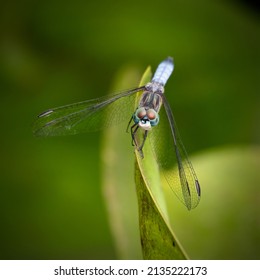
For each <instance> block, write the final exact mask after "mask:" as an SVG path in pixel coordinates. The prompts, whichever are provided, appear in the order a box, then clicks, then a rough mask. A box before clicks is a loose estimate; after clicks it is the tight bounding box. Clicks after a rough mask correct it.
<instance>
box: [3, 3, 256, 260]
mask: <svg viewBox="0 0 260 280" xmlns="http://www.w3.org/2000/svg"><path fill="white" fill-rule="evenodd" d="M258 11H259V10H258V9H257V8H256V7H252V6H250V5H248V4H245V3H244V2H243V1H231V0H230V1H221V0H214V1H206V0H198V1H192V0H187V1H175V0H162V1H159V2H158V1H147V0H145V1H140V0H139V1H136V0H131V1H114V0H103V1H79V0H74V1H49V0H45V1H32V0H23V1H18V0H13V1H2V2H1V15H0V22H1V25H0V28H1V29H0V30H1V44H0V57H1V58H0V61H1V64H0V65H1V67H0V89H1V95H0V98H1V111H0V117H1V123H2V126H1V127H2V128H1V131H2V133H1V137H0V149H1V176H0V218H1V219H0V221H1V233H0V240H1V241H0V248H1V249H0V258H1V259H116V258H120V257H122V255H121V256H120V254H118V253H117V250H116V246H115V243H117V242H115V241H114V239H113V236H114V234H113V230H112V229H111V227H110V223H109V217H108V216H109V215H108V210H107V206H106V202H105V199H104V197H105V196H104V194H103V191H102V181H103V180H104V179H102V174H103V171H102V170H103V169H102V168H103V166H102V160H101V158H102V145H103V142H102V135H103V134H102V132H97V133H91V134H83V135H76V136H70V137H57V138H48V139H37V138H34V137H33V135H32V132H31V124H32V122H33V120H34V118H35V116H36V115H37V114H38V113H40V112H41V111H43V110H45V109H48V108H50V107H56V106H60V105H65V104H68V103H73V102H76V101H82V100H85V99H89V98H94V97H99V96H102V95H105V94H107V93H109V92H111V90H112V89H113V90H114V89H115V84H117V85H118V80H119V77H122V76H124V77H126V79H127V77H128V75H130V76H131V78H129V83H128V87H131V86H135V85H137V84H138V81H139V78H140V77H141V74H142V72H143V71H144V70H145V68H146V67H147V65H151V66H152V67H153V69H155V67H156V66H157V64H158V63H159V62H160V61H161V60H163V59H164V58H165V57H167V56H169V55H170V56H173V57H174V59H175V72H174V74H173V76H172V78H171V79H170V81H169V83H168V84H167V86H166V94H167V97H168V99H169V101H170V103H171V104H172V108H173V112H174V115H175V118H176V120H177V123H178V127H179V130H180V132H181V135H182V138H183V141H184V143H185V146H186V148H187V150H188V152H189V155H190V157H191V159H192V162H193V165H194V167H195V169H196V171H197V175H198V177H199V179H200V182H201V186H202V201H201V203H200V205H199V206H198V207H197V208H196V209H195V210H193V211H191V212H188V211H187V210H186V209H185V208H184V207H183V205H181V203H180V202H179V201H178V200H177V199H176V198H175V197H174V196H172V195H171V194H169V196H168V197H169V199H168V202H169V211H170V216H171V220H172V224H173V228H174V230H175V231H176V234H177V237H178V238H179V240H180V241H181V243H182V245H183V247H184V248H185V249H186V251H187V253H188V254H189V255H190V257H191V258H196V259H259V258H260V218H259V216H260V215H259V214H260V211H259V210H260V191H259V188H260V172H259V171H260V145H259V144H260V129H259V121H260V113H259V112H260V110H259V108H260V97H259V93H260V92H259V89H260V87H259V78H260V77H259V65H260V60H259V57H260V55H259V47H260V44H259V41H260V40H259V31H260V29H259V13H258ZM133 69H134V70H133ZM133 73H134V74H133ZM130 76H129V77H130ZM130 80H131V82H130ZM120 89H122V88H117V90H120ZM122 133H124V130H123V131H122ZM129 137H130V136H129V135H127V136H126V139H127V140H126V143H124V144H125V145H126V147H127V148H128V149H129V150H130V151H131V152H130V154H132V157H133V152H132V150H131V149H132V147H131V145H130V139H129ZM108 160H109V159H108ZM124 160H125V161H129V162H132V160H133V159H132V158H131V159H129V158H128V157H126V158H125V159H124ZM132 177H133V175H132V174H126V179H127V180H133V179H131V178H132ZM122 190H124V186H122ZM125 191H126V190H125ZM131 191H132V194H131V196H132V199H133V200H134V199H135V193H134V185H133V189H132V190H131ZM123 192H124V191H123ZM126 193H127V191H126ZM127 201H128V197H127V199H126V203H125V204H124V206H125V208H126V209H127V211H128V213H129V223H133V227H136V225H137V206H136V202H134V203H130V200H129V203H127ZM132 220H133V221H132ZM134 231H135V234H136V233H138V228H137V227H136V228H135V229H134ZM135 236H137V234H136V235H135ZM134 242H135V243H137V244H139V241H138V240H136V241H134ZM139 250H140V248H138V245H136V252H133V253H132V255H129V256H128V258H139V257H140V252H139ZM125 258H127V256H125Z"/></svg>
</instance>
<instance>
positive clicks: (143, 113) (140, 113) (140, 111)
mask: <svg viewBox="0 0 260 280" xmlns="http://www.w3.org/2000/svg"><path fill="white" fill-rule="evenodd" d="M136 115H137V117H138V118H139V119H142V118H144V117H145V116H146V110H145V108H144V107H141V108H139V109H137V110H136Z"/></svg>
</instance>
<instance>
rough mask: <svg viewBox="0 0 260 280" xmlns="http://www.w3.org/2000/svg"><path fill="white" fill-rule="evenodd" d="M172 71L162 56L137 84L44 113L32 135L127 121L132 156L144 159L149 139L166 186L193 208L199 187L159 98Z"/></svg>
mask: <svg viewBox="0 0 260 280" xmlns="http://www.w3.org/2000/svg"><path fill="white" fill-rule="evenodd" d="M173 70H174V62H173V59H172V58H171V57H167V58H166V59H165V60H163V61H162V62H161V63H160V64H159V65H158V67H157V69H156V71H155V73H154V75H153V78H152V80H151V81H150V82H149V83H147V84H145V85H143V86H140V87H136V88H133V89H130V90H125V91H122V92H119V93H117V94H114V95H108V96H104V97H101V98H97V99H91V100H86V101H83V102H78V103H74V104H70V105H66V106H61V107H57V108H54V109H49V110H47V111H44V112H43V113H41V114H39V115H38V117H37V119H36V121H35V122H34V124H33V132H34V134H35V135H36V136H41V137H46V136H58V135H71V134H78V133H83V132H90V131H96V130H100V129H102V128H109V127H110V126H112V125H116V124H119V123H121V122H123V121H127V120H129V117H130V121H128V125H127V131H128V130H129V128H130V130H131V136H132V139H131V140H132V145H133V146H135V148H136V149H137V151H138V154H139V155H140V156H141V158H144V156H145V155H144V154H143V147H144V145H145V142H146V140H147V138H149V140H150V143H151V147H152V149H153V152H154V153H153V154H154V155H155V160H156V161H157V163H158V166H159V168H160V170H161V171H162V173H163V174H164V177H165V179H166V181H167V183H168V184H169V186H170V188H171V189H172V191H173V192H174V193H175V195H176V196H177V197H178V198H179V200H180V201H181V202H182V203H183V204H184V205H185V206H186V207H187V209H188V210H190V209H193V208H195V207H196V206H197V205H198V203H199V201H200V197H201V188H200V184H199V181H198V179H197V176H196V173H195V171H194V169H193V166H192V164H191V162H190V160H189V158H188V155H187V152H186V150H185V147H184V145H183V143H182V141H181V138H180V134H179V132H178V129H177V126H176V122H175V119H174V117H173V113H172V110H171V107H170V104H169V103H168V101H167V99H166V96H165V94H164V86H165V84H166V82H167V81H168V79H169V77H170V76H171V74H172V72H173ZM138 94H139V95H138ZM137 97H139V103H138V106H137V108H135V107H134V106H135V101H136V98H137ZM140 131H141V133H142V138H141V141H140V137H138V134H140ZM148 134H149V136H148Z"/></svg>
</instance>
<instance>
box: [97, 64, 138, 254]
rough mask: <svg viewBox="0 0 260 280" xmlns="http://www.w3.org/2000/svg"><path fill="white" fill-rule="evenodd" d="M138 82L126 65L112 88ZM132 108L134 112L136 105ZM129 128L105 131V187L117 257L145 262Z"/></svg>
mask: <svg viewBox="0 0 260 280" xmlns="http://www.w3.org/2000/svg"><path fill="white" fill-rule="evenodd" d="M139 79H140V73H139V72H138V71H137V70H136V66H126V67H125V68H123V69H121V70H120V71H119V73H118V74H117V75H116V79H115V83H114V85H113V87H112V88H113V89H114V90H118V89H124V88H129V87H130V86H132V85H134V84H135V85H136V84H138V80H139ZM133 105H134V104H133ZM132 109H133V111H134V106H133V108H132ZM108 117H109V116H108ZM130 117H131V116H129V119H130ZM126 128H127V123H123V124H119V125H116V126H113V127H110V128H109V129H107V130H105V131H104V132H103V137H102V150H101V152H102V171H103V172H102V173H103V174H102V175H103V176H102V186H103V194H104V197H105V203H106V208H107V212H108V221H109V225H110V229H111V233H112V237H113V239H114V244H115V250H116V254H117V257H118V258H119V259H142V251H141V245H140V234H139V225H138V205H137V200H136V192H135V183H134V150H133V147H132V146H131V135H130V134H129V133H126Z"/></svg>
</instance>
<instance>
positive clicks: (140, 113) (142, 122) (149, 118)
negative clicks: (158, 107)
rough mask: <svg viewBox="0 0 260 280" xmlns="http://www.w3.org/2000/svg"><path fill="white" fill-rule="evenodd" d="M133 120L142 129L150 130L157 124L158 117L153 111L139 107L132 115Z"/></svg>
mask: <svg viewBox="0 0 260 280" xmlns="http://www.w3.org/2000/svg"><path fill="white" fill-rule="evenodd" d="M133 120H134V122H135V124H138V125H139V127H141V128H142V129H144V130H150V129H151V128H152V127H153V126H156V125H157V124H158V123H159V115H158V113H157V112H156V111H155V110H154V109H150V108H148V109H146V108H145V107H140V108H138V109H137V110H136V111H135V113H134V114H133Z"/></svg>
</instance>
